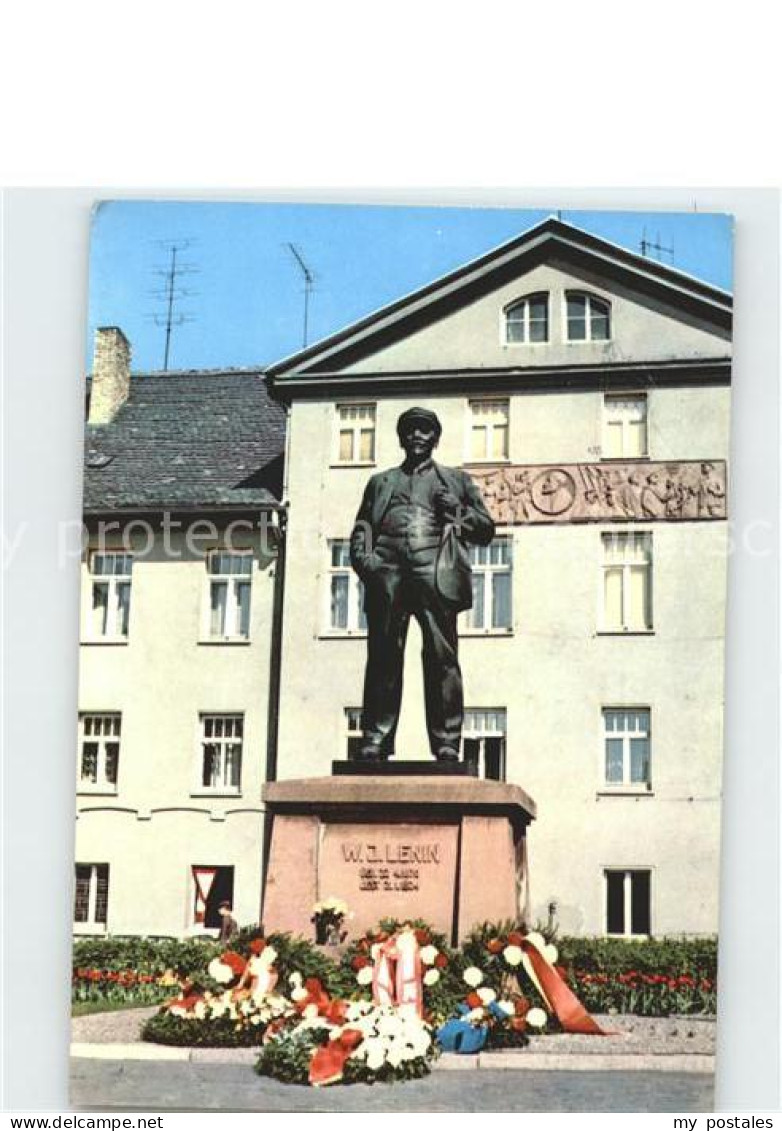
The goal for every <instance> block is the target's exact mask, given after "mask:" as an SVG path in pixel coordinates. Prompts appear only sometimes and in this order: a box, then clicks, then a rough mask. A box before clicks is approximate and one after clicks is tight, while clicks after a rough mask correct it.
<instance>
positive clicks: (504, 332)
mask: <svg viewBox="0 0 782 1131" xmlns="http://www.w3.org/2000/svg"><path fill="white" fill-rule="evenodd" d="M533 299H544V300H545V303H546V336H545V338H541V339H540V340H538V341H534V342H533V341H531V340H530V336H529V335H530V324H531V321H532V320H531V319H530V303H531V302H532V301H533ZM519 306H521V307H523V311H524V316H523V318H521V319H518V320H517V319H515V318H514V319H513V321H514V322H516V321H519V322H521V323H523V326H524V337H523V338H520V339H516V340H511V339H510V338H509V337H508V322H509V318H508V315H509V314H510V313H511V312H512V311H513V310H515V309H516V307H519ZM550 340H551V295H550V294H549V292H548V291H533V292H532V294H528V295H522V297H521V298H517V299H514V300H513V301H512V302H509V303H508V304H507V305H506V306H504V307H503V309H502V311H501V314H500V341H501V342H502V344H503V345H504V346H510V347H511V348H513V347H514V346H547V345H548V344H549V342H550Z"/></svg>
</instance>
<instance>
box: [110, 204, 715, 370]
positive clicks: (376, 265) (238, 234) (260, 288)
mask: <svg viewBox="0 0 782 1131" xmlns="http://www.w3.org/2000/svg"><path fill="white" fill-rule="evenodd" d="M552 211H554V209H543V210H530V209H508V208H430V207H410V206H377V205H312V204H249V203H234V204H220V203H210V202H204V203H192V202H188V203H178V202H175V201H110V202H107V203H104V204H102V205H100V207H99V208H98V209H97V211H96V213H95V217H94V222H93V231H92V244H91V252H90V303H89V346H88V358H89V359H90V362H91V358H92V338H93V332H94V330H95V327H96V326H120V327H122V329H123V330H124V331H125V333H126V334H127V336H128V338H129V339H130V341H131V344H132V347H133V369H134V370H135V371H137V372H141V371H146V370H151V369H160V368H162V362H163V348H164V332H163V329H161V328H160V327H158V326H156V325H155V324H154V321H153V319H151V318H150V317H149V315H150V314H153V313H155V312H157V313H162V312H163V305H162V303H161V302H160V301H159V300H156V299H155V298H154V297H153V296H152V295H151V294H150V292H152V291H154V290H155V289H159V288H160V286H161V282H162V280H161V278H160V277H159V276H156V275H155V274H154V272H155V269H156V268H161V267H165V266H166V259H167V253H166V252H165V250H164V249H163V248H161V246H159V244H158V243H157V241H161V240H162V241H169V240H183V239H191V240H192V241H193V242H192V244H191V246H190V247H189V248H188V249H187V250H186V251H185V252H184V253H182V258H183V260H184V261H185V262H186V263H190V264H192V265H194V266H195V267H197V269H198V273H197V274H194V275H191V276H188V277H187V278H182V280H181V284H182V286H183V287H187V288H189V289H191V290H194V291H196V292H197V293H196V294H194V295H193V296H192V297H189V298H184V299H182V301H181V303H180V306H179V308H180V309H181V310H182V311H183V312H186V313H189V314H191V315H192V316H193V318H194V321H193V322H191V323H187V324H185V325H182V326H179V327H175V328H174V331H173V335H172V346H171V356H170V361H169V368H171V369H189V368H193V369H205V368H220V367H228V366H255V365H257V366H261V365H268V364H270V363H271V362H273V361H277V360H279V359H280V358H282V357H285V356H286V355H287V354H290V353H293V352H295V351H296V350H297V349H299V348H300V346H301V344H302V325H303V282H302V276H301V273H300V271H299V269H298V267H297V266H296V263H295V261H294V259H293V257H292V255H291V253H290V250H289V249H288V247H287V244H288V242H291V243H293V244H295V245H296V247H297V248H298V250H299V251H300V253H301V254H302V256H303V257H304V259H305V260H306V262H307V264H308V266H309V267H310V269H311V270H312V272H313V274H314V277H315V289H314V293H313V295H312V298H311V301H310V316H309V335H308V340H309V342H313V341H317V340H318V339H319V338H323V337H325V336H327V335H328V334H330V333H333V332H334V331H335V330H338V329H340V328H341V327H342V326H345V325H347V324H349V323H350V322H353V321H354V320H356V319H357V318H361V317H362V316H363V315H365V314H367V313H369V312H370V311H372V310H376V309H377V308H378V307H380V306H383V305H384V304H385V303H388V302H391V301H393V300H394V299H397V298H399V297H400V296H401V295H403V294H406V293H408V292H409V291H412V290H415V289H416V288H417V287H420V286H422V285H423V284H425V283H428V282H430V281H431V280H432V279H435V278H437V277H438V276H440V275H443V274H445V273H446V272H448V271H451V270H453V269H454V268H456V267H459V266H460V265H461V264H462V263H465V262H466V261H467V260H469V259H473V258H475V257H476V256H478V255H481V254H482V253H483V252H485V251H488V250H489V249H491V248H493V247H496V246H497V245H498V244H501V243H503V242H504V241H505V240H508V239H511V238H512V237H514V236H516V235H518V234H519V233H521V232H523V231H525V230H526V229H528V228H530V227H532V226H533V225H534V224H536V223H538V222H539V221H540V220H542V219H544V218H545V217H546V216H547V215H550V214H551V212H552ZM562 219H563V220H566V221H568V223H571V224H575V225H577V226H578V227H582V228H584V229H585V230H586V231H589V232H592V233H594V234H595V235H598V236H602V237H604V238H605V239H609V240H612V241H613V242H614V243H617V244H620V245H621V246H623V247H626V248H628V249H629V250H631V251H635V252H638V251H639V250H640V241H641V238H642V236H643V234H644V230H645V231H646V236H647V238H648V239H652V240H657V239H658V236H659V240H660V242H661V243H662V244H664V245H666V246H668V247H670V246H671V245H673V247H674V250H675V259H674V266H675V267H677V268H678V269H679V270H681V271H685V272H687V273H688V274H690V275H695V276H697V277H698V278H700V279H703V280H704V281H705V282H708V283H712V284H713V285H714V286H717V287H721V288H723V289H724V290H730V289H731V288H732V281H731V280H732V218H731V217H730V216H727V215H721V214H715V213H702V212H689V213H682V212H679V213H677V212H610V211H605V212H586V211H563V212H562ZM663 262H670V259H669V257H664V258H663Z"/></svg>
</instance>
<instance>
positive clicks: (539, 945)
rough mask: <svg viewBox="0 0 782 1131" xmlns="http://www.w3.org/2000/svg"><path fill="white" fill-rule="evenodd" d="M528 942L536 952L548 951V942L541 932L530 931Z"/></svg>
mask: <svg viewBox="0 0 782 1131" xmlns="http://www.w3.org/2000/svg"><path fill="white" fill-rule="evenodd" d="M527 942H528V943H530V944H531V945H532V946H534V947H535V949H536V950H541V951H542V950H545V949H546V940H545V939H544V938H543V935H541V934H540V932H539V931H530V933H529V934H528V935H527Z"/></svg>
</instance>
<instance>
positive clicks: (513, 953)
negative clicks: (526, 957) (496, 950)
mask: <svg viewBox="0 0 782 1131" xmlns="http://www.w3.org/2000/svg"><path fill="white" fill-rule="evenodd" d="M522 955H523V951H522V949H521V947H520V946H514V945H513V944H512V943H511V945H510V946H506V947H505V950H503V952H502V957H503V958H504V959H505V961H506V962H507V963H508V965H509V966H519V965H520V964H521V959H522Z"/></svg>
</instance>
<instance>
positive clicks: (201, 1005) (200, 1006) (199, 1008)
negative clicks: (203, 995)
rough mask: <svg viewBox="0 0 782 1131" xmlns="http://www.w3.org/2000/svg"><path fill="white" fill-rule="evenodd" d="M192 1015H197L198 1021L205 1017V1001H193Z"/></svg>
mask: <svg viewBox="0 0 782 1131" xmlns="http://www.w3.org/2000/svg"><path fill="white" fill-rule="evenodd" d="M193 1015H194V1016H195V1017H197V1018H198V1020H199V1021H203V1020H204V1018H205V1017H206V1002H205V1001H197V1002H196V1003H195V1005H194V1006H193Z"/></svg>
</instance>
